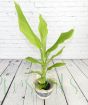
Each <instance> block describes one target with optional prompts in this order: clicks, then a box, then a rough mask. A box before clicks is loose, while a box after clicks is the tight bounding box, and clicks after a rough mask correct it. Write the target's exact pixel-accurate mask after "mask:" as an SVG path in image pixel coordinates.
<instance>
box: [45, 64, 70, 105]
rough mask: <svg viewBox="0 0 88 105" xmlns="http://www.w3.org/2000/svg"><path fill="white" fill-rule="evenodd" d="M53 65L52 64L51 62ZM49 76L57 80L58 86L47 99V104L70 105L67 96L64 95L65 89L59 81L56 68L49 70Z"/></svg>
mask: <svg viewBox="0 0 88 105" xmlns="http://www.w3.org/2000/svg"><path fill="white" fill-rule="evenodd" d="M51 65H52V64H51ZM47 76H48V77H50V78H53V79H55V80H56V81H57V83H58V85H57V86H56V88H55V90H54V91H53V93H52V94H51V96H50V97H49V98H48V99H46V100H45V104H46V105H59V104H60V105H68V102H67V100H66V97H64V95H65V94H64V93H63V90H62V88H61V84H60V81H58V77H57V74H56V71H55V69H54V70H52V71H49V72H48V74H47Z"/></svg>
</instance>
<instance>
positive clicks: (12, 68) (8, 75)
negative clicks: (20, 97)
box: [0, 60, 21, 105]
mask: <svg viewBox="0 0 88 105" xmlns="http://www.w3.org/2000/svg"><path fill="white" fill-rule="evenodd" d="M20 63H21V60H13V61H12V62H11V64H10V65H9V66H8V67H7V68H6V70H5V71H4V73H3V74H2V75H1V80H2V82H1V84H0V102H1V105H2V104H3V102H4V100H5V98H6V96H7V94H8V92H9V89H10V87H11V84H12V82H13V80H14V78H15V75H16V72H17V71H18V68H19V66H20ZM3 65H4V64H3Z"/></svg>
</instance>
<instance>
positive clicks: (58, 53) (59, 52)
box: [48, 47, 65, 63]
mask: <svg viewBox="0 0 88 105" xmlns="http://www.w3.org/2000/svg"><path fill="white" fill-rule="evenodd" d="M64 48H65V47H63V48H62V49H61V50H60V51H58V52H57V53H56V54H55V55H53V56H52V57H51V58H50V59H49V61H48V63H49V62H50V61H52V60H53V59H54V58H55V57H57V56H58V55H60V54H61V53H62V52H63V49H64Z"/></svg>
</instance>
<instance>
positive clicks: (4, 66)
mask: <svg viewBox="0 0 88 105" xmlns="http://www.w3.org/2000/svg"><path fill="white" fill-rule="evenodd" d="M11 61H12V60H2V62H1V63H0V77H1V75H2V74H3V73H4V71H5V70H6V69H7V68H8V66H9V65H10V63H11Z"/></svg>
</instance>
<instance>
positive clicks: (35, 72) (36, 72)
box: [25, 71, 42, 76]
mask: <svg viewBox="0 0 88 105" xmlns="http://www.w3.org/2000/svg"><path fill="white" fill-rule="evenodd" d="M32 73H34V74H38V75H40V76H41V75H42V74H41V72H40V71H30V72H28V73H25V74H32Z"/></svg>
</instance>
